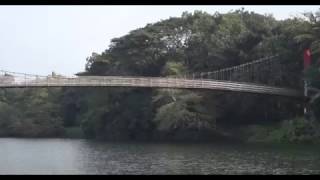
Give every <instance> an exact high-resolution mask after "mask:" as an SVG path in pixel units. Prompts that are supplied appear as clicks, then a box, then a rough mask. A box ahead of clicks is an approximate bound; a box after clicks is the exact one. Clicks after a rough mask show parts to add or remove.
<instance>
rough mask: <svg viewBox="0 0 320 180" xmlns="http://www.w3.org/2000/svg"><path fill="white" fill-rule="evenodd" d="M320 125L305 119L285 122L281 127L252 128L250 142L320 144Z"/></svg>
mask: <svg viewBox="0 0 320 180" xmlns="http://www.w3.org/2000/svg"><path fill="white" fill-rule="evenodd" d="M319 129H320V126H319V123H318V122H316V121H312V120H306V119H304V118H301V117H300V118H295V119H291V120H285V121H283V122H281V123H280V124H279V125H276V126H275V125H273V126H255V127H254V128H251V134H252V135H251V137H250V138H249V141H255V142H257V141H258V142H259V141H260V142H275V143H319V142H320V131H319Z"/></svg>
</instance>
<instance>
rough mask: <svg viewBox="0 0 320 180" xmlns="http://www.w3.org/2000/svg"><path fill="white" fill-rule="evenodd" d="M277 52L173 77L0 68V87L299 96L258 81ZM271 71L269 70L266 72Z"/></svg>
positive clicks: (300, 92) (294, 91) (275, 58)
mask: <svg viewBox="0 0 320 180" xmlns="http://www.w3.org/2000/svg"><path fill="white" fill-rule="evenodd" d="M278 57H279V55H275V56H269V57H266V58H261V59H258V60H255V61H251V62H248V63H244V64H240V65H236V66H232V67H228V68H223V69H219V70H216V71H212V72H200V73H191V74H188V75H185V76H175V77H141V76H140V77H139V76H77V77H65V76H61V75H50V76H42V75H33V74H26V73H17V72H10V71H5V70H0V88H29V87H149V88H179V89H209V90H218V91H235V92H245V93H255V94H268V95H280V96H288V97H303V90H301V89H293V88H288V87H278V86H274V85H268V84H263V83H261V82H259V74H261V73H263V70H262V69H261V68H264V69H265V68H266V67H267V68H269V70H270V69H272V65H274V63H275V62H278V60H277V58H278ZM268 73H269V74H271V73H272V72H268Z"/></svg>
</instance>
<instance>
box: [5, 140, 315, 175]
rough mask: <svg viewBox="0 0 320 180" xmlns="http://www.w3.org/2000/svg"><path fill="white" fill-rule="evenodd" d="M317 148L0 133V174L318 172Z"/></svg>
mask: <svg viewBox="0 0 320 180" xmlns="http://www.w3.org/2000/svg"><path fill="white" fill-rule="evenodd" d="M319 150H320V148H316V147H312V146H309V147H308V146H292V147H285V148H283V147H275V146H274V147H271V146H256V145H255V146H248V145H240V144H233V145H230V144H229V145H226V144H225V145H222V144H219V145H217V144H182V143H136V142H135V143H133V142H132V143H104V142H95V141H90V140H72V139H14V138H0V174H320V162H319V161H320V151H319Z"/></svg>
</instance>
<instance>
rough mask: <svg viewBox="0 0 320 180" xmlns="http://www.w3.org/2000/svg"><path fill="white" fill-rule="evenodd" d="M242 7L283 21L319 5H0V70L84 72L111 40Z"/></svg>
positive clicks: (37, 72) (38, 72) (313, 9)
mask: <svg viewBox="0 0 320 180" xmlns="http://www.w3.org/2000/svg"><path fill="white" fill-rule="evenodd" d="M241 7H244V8H245V9H246V10H250V11H254V12H257V13H260V14H265V13H267V14H273V15H274V17H275V18H276V19H286V18H290V17H293V16H296V15H299V14H301V13H303V12H306V11H313V12H314V11H316V10H318V9H320V6H0V69H4V70H10V71H16V72H26V73H33V74H40V75H47V74H50V73H51V72H52V71H55V72H56V73H59V74H64V75H72V74H75V73H77V72H80V71H83V70H84V66H85V62H86V57H88V56H90V55H91V53H92V52H97V53H100V52H102V51H104V50H105V49H106V48H108V45H109V42H110V40H111V39H112V38H115V37H120V36H123V35H125V34H126V33H128V32H129V31H131V30H133V29H136V28H139V27H144V26H145V25H146V24H147V23H154V22H157V21H159V20H161V19H167V18H169V17H176V16H181V14H182V12H183V11H189V12H193V11H194V10H202V11H206V12H208V13H210V14H213V13H214V12H216V11H218V12H220V13H226V12H228V11H231V10H235V9H239V8H241Z"/></svg>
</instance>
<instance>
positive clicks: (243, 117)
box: [0, 9, 320, 142]
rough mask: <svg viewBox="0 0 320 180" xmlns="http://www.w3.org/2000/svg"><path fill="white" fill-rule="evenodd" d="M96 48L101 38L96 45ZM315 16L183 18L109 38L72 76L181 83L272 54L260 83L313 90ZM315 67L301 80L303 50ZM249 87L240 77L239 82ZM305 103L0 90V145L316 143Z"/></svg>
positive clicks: (159, 93)
mask: <svg viewBox="0 0 320 180" xmlns="http://www.w3.org/2000/svg"><path fill="white" fill-rule="evenodd" d="M102 38H103V37H102ZM319 43H320V10H319V11H318V12H316V13H306V14H304V16H303V17H299V18H298V17H296V18H291V19H286V20H281V21H280V20H276V19H275V18H274V17H273V16H272V15H260V14H256V13H254V12H248V11H246V10H244V9H240V10H236V11H234V12H229V13H227V14H220V13H215V14H208V13H205V12H201V11H195V12H193V13H188V12H185V13H183V14H182V15H181V17H171V18H169V19H167V20H162V21H160V22H156V23H153V24H147V25H146V26H145V27H143V28H139V29H135V30H133V31H131V32H129V33H128V34H127V35H125V36H122V37H119V38H114V39H112V40H111V44H110V46H109V47H108V48H107V49H106V50H105V51H104V52H101V53H92V55H91V56H90V57H88V58H87V64H86V65H85V69H86V71H85V72H79V73H78V75H79V76H81V75H95V76H105V75H123V76H126V75H128V76H161V77H167V76H184V75H185V74H190V73H197V72H208V71H213V70H217V69H220V68H225V67H230V66H234V65H238V64H241V63H246V62H250V61H253V60H255V59H258V58H261V57H266V56H270V55H274V54H281V56H280V58H279V61H278V63H276V64H273V66H272V67H269V68H265V69H263V70H259V77H258V78H257V80H256V81H257V82H261V83H264V84H269V85H280V84H281V86H285V87H294V88H303V83H302V82H303V81H302V80H303V79H306V80H307V81H308V83H309V85H310V86H312V87H313V88H315V89H318V88H319V89H320V71H319V64H320V61H319V55H318V51H317V50H319V49H320V44H319ZM306 48H311V51H312V53H313V54H312V63H313V64H312V66H311V67H310V68H309V69H307V70H303V50H304V49H306ZM238 78H246V77H238ZM303 103H305V102H303V101H301V99H290V98H286V97H279V96H268V95H257V94H246V93H236V92H219V91H217V92H214V91H207V90H177V89H151V88H121V87H112V88H111V87H110V88H54V89H51V88H50V89H47V88H41V89H40V88H39V89H37V88H35V89H32V88H31V89H1V90H0V136H3V137H7V136H13V137H65V136H67V137H68V136H81V135H80V134H81V132H83V135H84V137H87V138H95V139H101V140H187V141H193V140H195V141H201V140H206V141H207V140H209V141H217V140H222V139H224V140H225V139H237V138H240V139H245V140H248V141H273V142H284V141H286V142H319V139H320V126H319V125H318V122H319V119H320V98H318V99H314V100H313V101H312V103H309V105H310V108H309V110H310V112H312V116H310V117H309V118H304V114H303Z"/></svg>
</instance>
